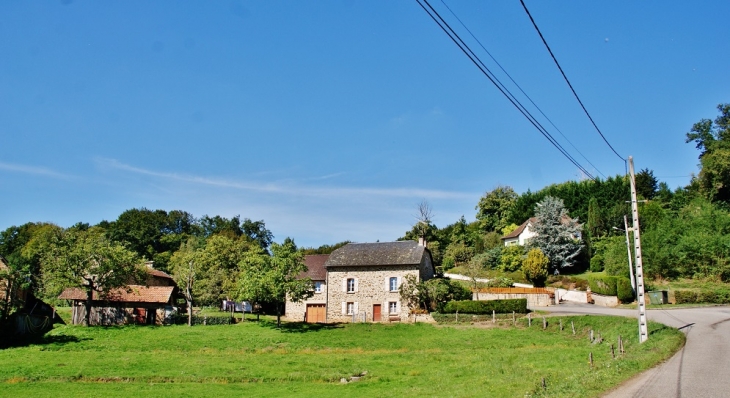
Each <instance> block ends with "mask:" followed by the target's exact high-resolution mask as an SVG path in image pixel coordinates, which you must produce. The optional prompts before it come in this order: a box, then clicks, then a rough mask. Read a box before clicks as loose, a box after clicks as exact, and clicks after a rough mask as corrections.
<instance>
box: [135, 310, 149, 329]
mask: <svg viewBox="0 0 730 398" xmlns="http://www.w3.org/2000/svg"><path fill="white" fill-rule="evenodd" d="M134 311H135V316H134V323H136V324H138V325H144V324H146V323H147V309H145V308H136V309H135V310H134Z"/></svg>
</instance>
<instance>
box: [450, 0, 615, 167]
mask: <svg viewBox="0 0 730 398" xmlns="http://www.w3.org/2000/svg"><path fill="white" fill-rule="evenodd" d="M441 3H442V4H443V5H444V7H446V9H447V10H449V12H450V13H451V15H453V16H454V18H456V20H457V21H459V23H460V24H461V26H462V27H463V28H464V29H466V31H467V32H469V35H471V37H472V38H473V39H474V40H475V41H476V42H477V43H478V44H479V46H480V47H481V48H482V50H484V52H486V53H487V55H489V58H491V59H492V61H494V63H495V64H497V66H498V67H499V69H501V70H502V72H504V74H505V75H507V77H508V78H509V80H510V81H511V82H512V83H513V84H514V85H515V86H516V87H517V89H518V90H520V92H521V93H522V94H523V95H524V96H525V97H527V99H528V100H529V101H530V103H531V104H532V105H533V106H534V107H535V108H536V109H537V110H538V112H540V114H541V115H542V116H543V117H545V119H546V120H547V121H548V122H549V123H550V124H551V125H552V126H553V127H554V128H555V130H557V132H558V133H560V135H561V136H562V137H563V138H564V139H565V141H567V142H568V144H570V146H571V147H573V149H575V151H576V152H578V154H579V155H580V156H581V157H582V158H583V159H585V161H586V162H588V164H590V165H591V166H593V168H594V169H595V170H596V171H597V172H598V174H600V175H602V176H603V178H607V177H606V175H605V174H603V173H601V171H600V170H598V167H596V165H594V164H593V163H591V161H590V160H588V158H587V157H586V156H585V155H583V153H582V152H581V151H580V150H579V149H578V148H576V147H575V145H573V143H572V142H570V140H569V139H568V137H566V136H565V134H563V132H562V131H560V129H559V128H558V126H556V125H555V123H553V121H552V120H550V118H549V117H548V116H547V115H546V114H545V112H543V111H542V109H540V107H539V106H537V104H536V103H535V101H533V100H532V98H530V96H529V95H527V93H526V92H525V90H523V89H522V87H520V85H519V84H517V82H516V81H515V79H513V78H512V76H511V75H510V74H509V73H508V72H507V71H506V70H505V69H504V68H503V67H502V64H500V63H499V61H497V59H496V58H494V56H492V53H490V52H489V50H487V49H486V47H484V45H483V44H482V42H481V41H479V39H478V38H477V37H476V36H475V35H474V33H472V31H471V30H470V29H469V28H468V27H467V26H466V25H465V24H464V22H463V21H462V20H461V18H459V16H457V15H456V13H454V11H453V10H452V9H451V7H449V5H448V4H446V2H445V1H444V0H441Z"/></svg>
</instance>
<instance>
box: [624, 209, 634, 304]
mask: <svg viewBox="0 0 730 398" xmlns="http://www.w3.org/2000/svg"><path fill="white" fill-rule="evenodd" d="M624 232H626V251H627V252H628V253H629V275H630V276H631V288H632V289H634V293H636V279H634V265H633V264H632V261H631V244H630V243H629V222H628V220H626V214H624Z"/></svg>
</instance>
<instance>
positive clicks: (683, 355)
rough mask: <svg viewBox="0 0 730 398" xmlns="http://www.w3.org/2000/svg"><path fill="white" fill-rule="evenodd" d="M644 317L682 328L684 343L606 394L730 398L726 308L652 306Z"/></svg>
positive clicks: (562, 309)
mask: <svg viewBox="0 0 730 398" xmlns="http://www.w3.org/2000/svg"><path fill="white" fill-rule="evenodd" d="M539 309H540V310H544V311H549V312H552V313H566V314H597V315H616V316H628V317H634V318H637V317H638V313H637V310H623V309H612V308H603V307H595V306H593V305H589V304H583V305H581V304H561V305H559V306H554V307H541V308H539ZM647 318H649V320H652V321H656V322H661V323H663V324H665V325H668V326H672V327H676V328H681V330H682V331H683V332H684V333H685V334H686V336H687V344H686V345H685V346H684V348H682V349H681V350H680V351H679V352H677V354H675V355H674V356H673V357H672V358H671V359H669V360H668V361H667V362H665V363H663V364H661V365H659V366H657V367H655V368H653V369H650V370H648V371H646V372H644V373H642V374H640V375H638V376H636V377H634V378H633V379H631V380H629V381H627V382H626V383H624V384H622V385H621V386H619V387H618V388H616V389H614V390H613V391H610V392H609V393H607V394H606V395H604V396H605V397H610V398H624V397H642V398H643V397H647V398H651V397H661V398H672V397H677V398H679V397H687V398H688V397H702V398H705V397H730V307H726V306H723V307H702V308H685V309H667V310H653V309H652V310H648V311H647ZM637 333H638V325H637ZM649 338H651V336H650V337H649Z"/></svg>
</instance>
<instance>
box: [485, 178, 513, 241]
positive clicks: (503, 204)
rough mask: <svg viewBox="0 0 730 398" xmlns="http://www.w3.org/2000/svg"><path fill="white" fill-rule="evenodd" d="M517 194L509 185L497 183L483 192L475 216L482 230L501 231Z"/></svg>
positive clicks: (506, 223) (506, 222)
mask: <svg viewBox="0 0 730 398" xmlns="http://www.w3.org/2000/svg"><path fill="white" fill-rule="evenodd" d="M517 198H518V196H517V193H515V191H514V189H512V187H509V186H503V185H498V186H497V187H496V188H494V189H493V190H491V191H490V192H487V193H485V194H484V196H482V197H481V199H479V203H478V204H477V206H476V208H475V209H476V210H477V215H476V218H477V220H478V221H479V223H480V226H481V228H482V230H483V231H485V232H489V231H501V230H502V228H504V227H505V226H506V225H508V224H509V222H508V219H509V215H510V211H511V210H512V207H513V206H514V204H515V202H516V200H517Z"/></svg>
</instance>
